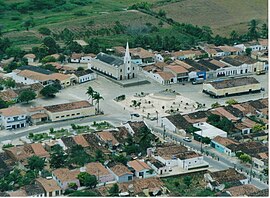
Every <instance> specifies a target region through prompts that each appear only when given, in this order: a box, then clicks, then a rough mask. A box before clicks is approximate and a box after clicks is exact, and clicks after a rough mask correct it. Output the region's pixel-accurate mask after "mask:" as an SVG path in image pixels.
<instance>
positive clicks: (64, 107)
mask: <svg viewBox="0 0 270 198" xmlns="http://www.w3.org/2000/svg"><path fill="white" fill-rule="evenodd" d="M92 106H93V105H92V104H90V103H89V102H88V101H86V100H83V101H77V102H70V103H64V104H57V105H51V106H45V107H44V109H46V110H47V111H50V112H52V113H56V112H63V111H70V110H74V109H83V108H89V107H92Z"/></svg>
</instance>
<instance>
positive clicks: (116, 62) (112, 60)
mask: <svg viewBox="0 0 270 198" xmlns="http://www.w3.org/2000/svg"><path fill="white" fill-rule="evenodd" d="M96 59H97V60H100V61H101V62H105V63H107V64H109V65H112V66H115V67H119V66H120V65H123V64H124V60H123V59H121V58H119V57H116V56H113V55H109V54H105V53H103V52H100V53H99V54H98V55H97V57H96Z"/></svg>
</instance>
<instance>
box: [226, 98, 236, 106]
mask: <svg viewBox="0 0 270 198" xmlns="http://www.w3.org/2000/svg"><path fill="white" fill-rule="evenodd" d="M225 103H226V104H228V105H235V104H237V103H238V101H237V100H235V99H229V100H227V101H226V102H225Z"/></svg>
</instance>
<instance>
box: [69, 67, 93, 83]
mask: <svg viewBox="0 0 270 198" xmlns="http://www.w3.org/2000/svg"><path fill="white" fill-rule="evenodd" d="M74 75H75V76H76V77H77V82H78V83H79V84H81V83H84V82H87V81H91V80H94V79H96V78H97V74H96V73H94V72H93V71H92V70H91V69H87V70H81V71H75V73H74Z"/></svg>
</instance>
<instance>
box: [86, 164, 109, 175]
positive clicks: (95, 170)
mask: <svg viewBox="0 0 270 198" xmlns="http://www.w3.org/2000/svg"><path fill="white" fill-rule="evenodd" d="M85 167H86V172H88V173H89V174H91V175H95V176H97V177H98V176H106V175H109V174H110V172H109V171H108V170H107V169H106V168H105V167H104V166H103V165H102V164H101V163H99V162H91V163H89V164H86V165H85Z"/></svg>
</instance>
